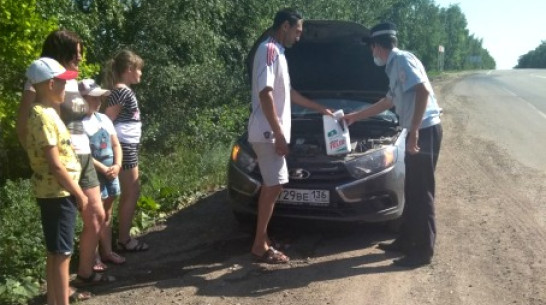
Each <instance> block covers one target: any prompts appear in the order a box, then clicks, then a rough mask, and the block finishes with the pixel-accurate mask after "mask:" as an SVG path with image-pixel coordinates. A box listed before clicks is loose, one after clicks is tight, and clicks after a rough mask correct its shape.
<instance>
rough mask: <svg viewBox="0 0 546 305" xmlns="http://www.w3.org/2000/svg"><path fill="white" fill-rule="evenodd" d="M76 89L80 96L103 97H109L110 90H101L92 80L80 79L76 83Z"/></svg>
mask: <svg viewBox="0 0 546 305" xmlns="http://www.w3.org/2000/svg"><path fill="white" fill-rule="evenodd" d="M78 89H79V90H80V94H81V95H82V96H86V95H89V96H103V95H110V90H106V89H102V88H101V87H100V86H99V85H98V84H97V83H96V82H95V80H94V79H91V78H86V79H82V80H81V81H80V82H79V83H78Z"/></svg>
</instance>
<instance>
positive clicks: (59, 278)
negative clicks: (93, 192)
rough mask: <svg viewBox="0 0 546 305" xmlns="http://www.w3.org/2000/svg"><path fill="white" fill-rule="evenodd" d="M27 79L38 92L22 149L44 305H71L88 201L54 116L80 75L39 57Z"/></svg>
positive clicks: (66, 135) (59, 122) (66, 138)
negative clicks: (40, 244)
mask: <svg viewBox="0 0 546 305" xmlns="http://www.w3.org/2000/svg"><path fill="white" fill-rule="evenodd" d="M26 76H27V78H28V80H29V82H30V83H31V84H32V85H33V87H34V88H35V90H36V103H35V104H34V105H33V106H32V108H31V110H30V113H29V117H28V121H27V129H28V133H27V135H26V139H25V140H26V145H25V148H26V151H27V154H28V157H29V160H30V166H31V168H32V171H33V175H32V178H31V181H32V184H33V188H34V194H35V196H36V200H37V202H38V205H39V206H40V212H41V222H42V228H43V232H44V239H45V242H46V247H47V262H46V280H47V299H48V304H58V305H60V304H69V296H70V288H69V265H70V256H71V254H72V251H73V240H74V228H75V223H76V214H77V209H78V208H81V207H82V206H84V205H85V204H87V197H86V196H85V194H84V193H83V191H82V189H81V188H80V186H79V185H78V180H79V178H80V173H81V166H80V164H79V162H78V159H77V157H76V154H75V152H74V150H73V148H72V146H71V143H70V133H69V132H68V130H67V128H66V126H65V125H64V123H63V121H62V120H61V118H60V117H59V114H58V112H59V107H60V104H61V103H62V102H63V100H64V95H65V91H64V88H65V83H66V81H67V80H70V79H75V78H76V77H77V76H78V73H77V72H76V71H67V70H66V69H65V68H64V67H63V66H62V65H61V64H59V63H58V62H57V61H56V60H54V59H51V58H47V57H42V58H40V59H38V60H35V61H34V62H32V64H31V65H30V66H29V68H28V69H27V72H26Z"/></svg>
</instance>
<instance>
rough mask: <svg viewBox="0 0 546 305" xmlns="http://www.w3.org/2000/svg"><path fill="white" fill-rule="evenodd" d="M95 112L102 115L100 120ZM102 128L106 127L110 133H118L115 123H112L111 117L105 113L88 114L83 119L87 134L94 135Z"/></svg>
mask: <svg viewBox="0 0 546 305" xmlns="http://www.w3.org/2000/svg"><path fill="white" fill-rule="evenodd" d="M95 114H96V115H98V116H99V117H100V121H99V120H98V119H97V117H96V116H95ZM100 128H104V129H105V130H106V131H107V132H108V133H109V134H110V135H116V129H115V128H114V124H112V121H111V120H110V118H109V117H108V116H107V115H105V114H102V113H99V112H95V113H94V114H93V115H91V116H86V117H85V118H84V119H83V129H84V130H85V132H86V133H87V135H89V136H92V135H94V134H95V133H97V131H99V129H100Z"/></svg>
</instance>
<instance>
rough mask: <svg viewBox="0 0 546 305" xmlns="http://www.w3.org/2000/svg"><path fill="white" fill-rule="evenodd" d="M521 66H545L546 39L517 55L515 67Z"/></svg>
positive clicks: (536, 67)
mask: <svg viewBox="0 0 546 305" xmlns="http://www.w3.org/2000/svg"><path fill="white" fill-rule="evenodd" d="M521 68H535V69H544V68H546V41H542V43H541V44H540V45H539V46H538V47H537V48H536V49H534V50H532V51H529V52H527V53H526V54H524V55H522V56H520V57H519V59H518V64H517V65H516V69H521Z"/></svg>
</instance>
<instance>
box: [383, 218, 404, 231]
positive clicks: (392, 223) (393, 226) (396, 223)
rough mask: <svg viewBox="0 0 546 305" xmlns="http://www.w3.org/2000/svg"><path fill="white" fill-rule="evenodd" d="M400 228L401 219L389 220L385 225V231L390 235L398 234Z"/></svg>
mask: <svg viewBox="0 0 546 305" xmlns="http://www.w3.org/2000/svg"><path fill="white" fill-rule="evenodd" d="M401 227H402V217H398V218H396V219H393V220H389V221H387V222H386V223H385V229H386V230H387V231H388V232H390V233H399V232H400V229H401Z"/></svg>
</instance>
